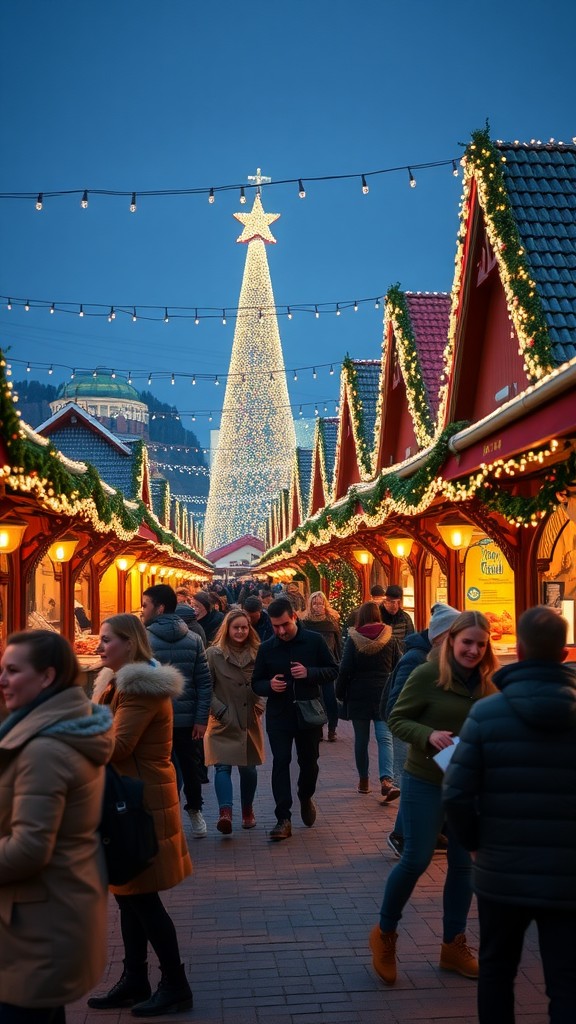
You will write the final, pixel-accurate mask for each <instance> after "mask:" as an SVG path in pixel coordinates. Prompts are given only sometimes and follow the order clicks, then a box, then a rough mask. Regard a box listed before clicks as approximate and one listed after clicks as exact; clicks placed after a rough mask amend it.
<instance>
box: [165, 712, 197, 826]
mask: <svg viewBox="0 0 576 1024" xmlns="http://www.w3.org/2000/svg"><path fill="white" fill-rule="evenodd" d="M172 760H173V761H174V766H175V768H176V775H177V776H178V788H179V789H180V788H181V787H183V788H184V796H185V797H186V810H190V811H200V810H201V809H202V804H203V802H204V801H203V800H202V774H203V766H204V744H203V743H202V742H198V740H193V739H192V727H191V726H184V727H183V728H177V729H174V731H173V733H172Z"/></svg>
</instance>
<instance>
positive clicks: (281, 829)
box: [270, 818, 292, 840]
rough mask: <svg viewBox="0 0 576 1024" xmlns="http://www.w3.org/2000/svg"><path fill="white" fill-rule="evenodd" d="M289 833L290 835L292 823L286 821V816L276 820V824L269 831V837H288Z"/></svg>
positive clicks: (276, 838) (275, 838)
mask: <svg viewBox="0 0 576 1024" xmlns="http://www.w3.org/2000/svg"><path fill="white" fill-rule="evenodd" d="M291 835H292V825H291V823H290V822H289V821H288V818H285V819H284V821H277V822H276V824H275V825H274V828H273V829H272V831H271V832H270V839H274V840H279V839H290V836H291Z"/></svg>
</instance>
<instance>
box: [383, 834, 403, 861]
mask: <svg viewBox="0 0 576 1024" xmlns="http://www.w3.org/2000/svg"><path fill="white" fill-rule="evenodd" d="M386 845H387V846H389V847H390V849H391V850H392V853H393V854H394V855H395V856H396V857H401V856H402V853H403V851H404V836H401V835H399V834H398V832H391V833H390V835H389V836H388V838H387V839H386Z"/></svg>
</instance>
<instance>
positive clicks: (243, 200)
mask: <svg viewBox="0 0 576 1024" xmlns="http://www.w3.org/2000/svg"><path fill="white" fill-rule="evenodd" d="M240 202H241V204H242V206H244V205H245V203H246V195H245V193H244V185H241V186H240Z"/></svg>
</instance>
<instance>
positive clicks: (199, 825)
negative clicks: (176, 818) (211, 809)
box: [186, 808, 208, 836]
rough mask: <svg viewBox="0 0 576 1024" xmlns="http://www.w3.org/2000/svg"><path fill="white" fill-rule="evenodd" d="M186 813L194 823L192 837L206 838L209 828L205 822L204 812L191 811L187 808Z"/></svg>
mask: <svg viewBox="0 0 576 1024" xmlns="http://www.w3.org/2000/svg"><path fill="white" fill-rule="evenodd" d="M186 813H187V815H188V817H189V818H190V821H191V823H192V835H193V836H205V835H206V833H207V831H208V826H207V824H206V822H205V821H204V816H203V814H202V811H191V810H189V809H188V808H186Z"/></svg>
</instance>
